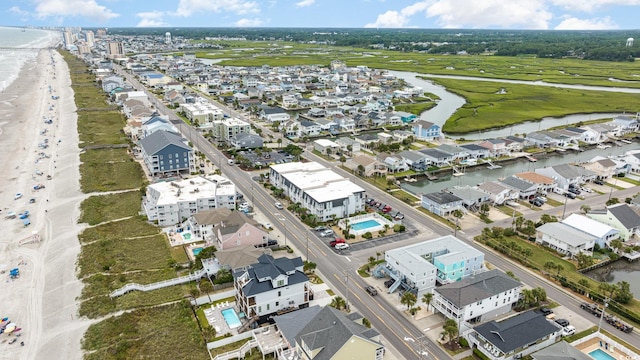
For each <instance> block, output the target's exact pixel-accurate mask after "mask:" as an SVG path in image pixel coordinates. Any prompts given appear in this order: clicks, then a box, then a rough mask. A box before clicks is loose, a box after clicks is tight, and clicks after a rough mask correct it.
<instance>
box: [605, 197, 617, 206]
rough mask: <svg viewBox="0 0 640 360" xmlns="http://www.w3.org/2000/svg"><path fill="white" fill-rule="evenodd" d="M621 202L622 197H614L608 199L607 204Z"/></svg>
mask: <svg viewBox="0 0 640 360" xmlns="http://www.w3.org/2000/svg"><path fill="white" fill-rule="evenodd" d="M619 203H620V199H618V198H615V197H614V198H611V199H609V200H607V203H606V204H607V206H609V205H615V204H619Z"/></svg>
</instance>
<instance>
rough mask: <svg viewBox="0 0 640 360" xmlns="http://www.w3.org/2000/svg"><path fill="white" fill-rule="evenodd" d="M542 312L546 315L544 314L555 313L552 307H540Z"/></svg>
mask: <svg viewBox="0 0 640 360" xmlns="http://www.w3.org/2000/svg"><path fill="white" fill-rule="evenodd" d="M540 312H541V313H542V315H544V316H547V315H551V314H553V310H551V309H549V308H546V307H543V308H540Z"/></svg>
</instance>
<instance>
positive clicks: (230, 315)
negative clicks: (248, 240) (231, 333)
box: [222, 308, 615, 360]
mask: <svg viewBox="0 0 640 360" xmlns="http://www.w3.org/2000/svg"><path fill="white" fill-rule="evenodd" d="M222 316H224V321H226V322H227V325H229V329H235V328H238V327H240V325H242V323H240V318H238V314H236V311H235V310H234V309H233V308H229V309H224V310H222ZM614 360H615V359H614Z"/></svg>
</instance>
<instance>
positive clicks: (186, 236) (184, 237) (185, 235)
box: [182, 233, 191, 241]
mask: <svg viewBox="0 0 640 360" xmlns="http://www.w3.org/2000/svg"><path fill="white" fill-rule="evenodd" d="M182 238H183V239H185V240H186V241H189V240H191V233H182Z"/></svg>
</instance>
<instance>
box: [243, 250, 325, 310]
mask: <svg viewBox="0 0 640 360" xmlns="http://www.w3.org/2000/svg"><path fill="white" fill-rule="evenodd" d="M303 265H304V264H303V262H302V258H300V257H297V258H293V259H289V258H286V257H282V258H277V259H274V258H273V257H272V256H271V255H267V254H264V255H262V256H260V257H259V258H258V262H257V263H255V264H252V265H249V266H247V267H245V268H241V269H235V270H234V271H233V283H234V286H235V289H236V304H238V307H239V310H240V311H241V312H243V313H244V314H245V316H246V317H247V318H248V319H250V320H254V319H256V320H258V319H259V320H258V321H259V322H262V321H266V320H267V319H268V317H269V316H270V315H274V314H277V315H280V314H284V313H287V312H289V311H293V310H297V309H302V308H306V307H309V300H311V298H312V297H313V292H312V290H311V284H310V283H309V278H308V277H307V275H305V274H304V271H303Z"/></svg>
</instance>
